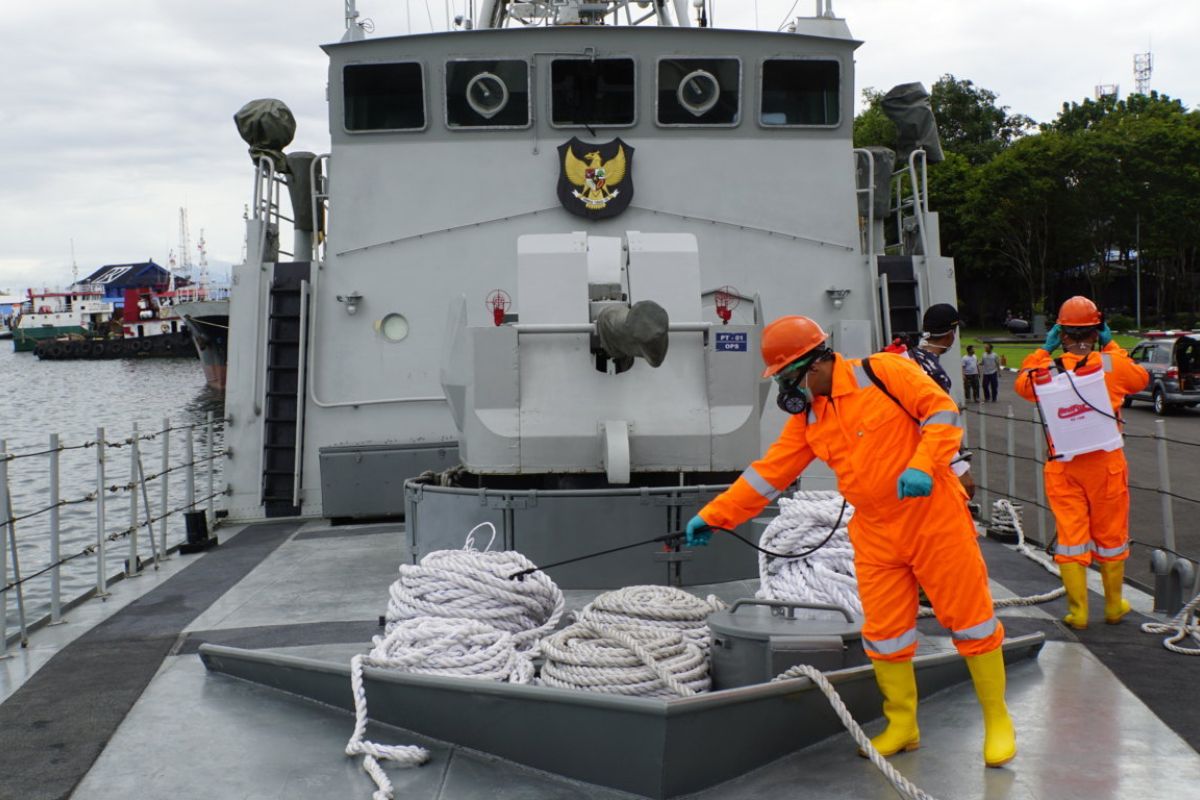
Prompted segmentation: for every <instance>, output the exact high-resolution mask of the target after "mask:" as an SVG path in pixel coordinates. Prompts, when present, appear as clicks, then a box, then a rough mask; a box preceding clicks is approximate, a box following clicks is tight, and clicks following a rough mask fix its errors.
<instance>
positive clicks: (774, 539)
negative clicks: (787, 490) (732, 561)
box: [757, 491, 863, 617]
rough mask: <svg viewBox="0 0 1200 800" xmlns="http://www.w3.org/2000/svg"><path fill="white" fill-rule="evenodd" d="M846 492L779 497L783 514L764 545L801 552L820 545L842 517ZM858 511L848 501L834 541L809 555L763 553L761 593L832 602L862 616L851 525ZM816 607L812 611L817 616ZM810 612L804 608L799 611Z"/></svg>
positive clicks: (767, 533)
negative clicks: (793, 556)
mask: <svg viewBox="0 0 1200 800" xmlns="http://www.w3.org/2000/svg"><path fill="white" fill-rule="evenodd" d="M841 512H842V496H841V495H840V494H838V493H837V492H833V491H822V492H797V493H796V495H795V496H794V497H793V498H787V497H783V498H780V500H779V516H778V517H776V518H775V519H773V520H771V524H770V525H768V526H767V529H766V531H764V532H763V535H762V540H761V541H760V542H759V546H760V547H762V548H764V549H766V550H772V551H774V552H776V553H802V552H804V551H805V550H807V549H809V548H811V547H815V546H816V545H818V544H820V543H821V542H822V541H823V540H824V539H825V537H826V536H829V532H830V529H831V528H833V526H834V524H836V523H837V521H838V516H839V515H841ZM853 514H854V508H853V506H850V505H847V506H846V513H845V514H844V515H842V523H841V525H840V526H839V527H838V529H837V530H836V531H834V533H833V536H832V537H831V538H830V539H829V541H828V542H827V543H826V544H825V545H824V546H823V547H821V548H820V549H819V550H816V551H815V552H813V553H812V554H810V555H808V556H805V557H804V558H796V559H780V558H771V557H770V556H767V555H766V554H764V553H759V554H758V575H759V579H760V580H761V587H760V588H759V590H758V593H757V597H759V598H762V599H766V600H791V601H793V602H809V603H832V604H836V605H840V606H842V607H844V608H848V609H850V610H851V611H853V612H854V613H855V614H858V615H859V616H860V617H861V616H862V613H863V611H862V601H861V600H859V597H858V578H857V577H856V576H855V572H854V549H853V548H852V547H851V546H850V536H849V534H848V533H847V526H848V525H849V522H850V517H851V516H852V515H853ZM816 613H817V612H812V613H809V614H808V616H814V615H815V614H816ZM797 615H798V616H802V617H803V616H805V612H803V611H800V612H797Z"/></svg>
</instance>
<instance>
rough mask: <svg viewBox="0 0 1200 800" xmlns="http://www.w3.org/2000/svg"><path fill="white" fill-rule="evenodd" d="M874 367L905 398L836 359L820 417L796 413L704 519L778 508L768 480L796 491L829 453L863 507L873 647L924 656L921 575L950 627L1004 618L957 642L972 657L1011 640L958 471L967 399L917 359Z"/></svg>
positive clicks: (728, 520)
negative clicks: (916, 475)
mask: <svg viewBox="0 0 1200 800" xmlns="http://www.w3.org/2000/svg"><path fill="white" fill-rule="evenodd" d="M871 367H872V369H873V370H874V371H875V374H876V375H877V376H878V377H879V378H880V380H881V381H883V383H884V384H885V385H886V386H887V387H888V389H889V391H891V393H892V394H893V395H894V396H895V398H896V402H893V400H892V399H890V398H889V397H888V396H887V395H885V394H884V393H883V392H881V391H880V390H879V389H878V388H877V387H876V386H874V385H873V384H872V383H871V381H870V380H869V379H868V378H867V377H866V374H865V372H864V371H862V370H861V365H860V362H858V361H857V360H855V361H848V360H846V359H845V358H842V357H841V356H840V355H838V356H835V358H834V362H833V386H832V392H831V395H830V396H829V397H824V396H818V397H816V398H814V400H813V405H812V408H811V410H810V412H809V414H807V415H804V416H793V417H791V418H789V419H788V421H787V424H786V425H785V426H784V428H783V431H782V433H781V434H780V436H779V438H778V439H777V440H776V441H775V443H774V444H772V445H771V447H770V449H769V450H768V451H767V453H766V455H765V456H764V457H763V458H761V459H759V460H758V461H756V462H754V464H752V465H751V469H752V470H753V472H751V469H747V471H746V472H745V473H743V474H742V476H741V477H740V478H738V480H737V481H735V482H734V484H733V485H732V486H731V487H730V488H729V489H728V490H726V491H725V492H723V493H722V494H721V495H720V496H718V497H717V498H715V499H714V500H713V501H712V502H710V503H709V504H708V505H706V506H705V507H704V508H703V509H701V511H700V516H701V517H702V518H703V519H704V521H705V522H707V523H708V524H710V525H714V526H717V527H722V528H736V527H737V526H738V525H740V524H742V523H743V522H745V521H746V520H748V519H750V518H752V517H754V516H756V515H757V514H758V513H759V512H760V511H762V509H763V507H764V506H766V504H767V502H768V497H767V496H766V495H765V494H764V493H763V491H760V489H763V488H765V487H770V488H769V489H767V492H768V493H769V492H771V491H777V490H781V489H783V488H786V487H787V486H788V485H789V484H791V483H792V482H793V481H794V480H795V479H796V477H797V476H798V475H799V474H800V473H801V472H803V471H804V468H805V467H807V466H808V464H809V463H810V462H811V461H812V460H813V459H814V458H820V459H821V460H822V461H825V462H826V463H827V464H828V465H829V466H830V468H831V469H832V470H833V472H834V474H836V475H837V480H838V490H839V491H840V492H841V493H842V495H843V496H844V497H845V498H846V500H847V501H849V502H850V504H851V505H853V506H854V509H855V512H854V516H853V517H851V519H850V541H851V544H852V545H853V546H854V554H855V555H854V565H855V572H856V574H857V577H858V589H859V595H860V596H861V598H862V601H863V609H864V612H865V617H866V618H865V620H864V624H863V639H864V645H865V647H866V650H867V654H868V655H869V656H870V657H871V658H874V659H882V660H889V661H905V660H908V659H911V658H912V655H913V653H914V651H915V650H916V644H917V643H916V636H915V624H916V613H917V587H918V581H919V583H920V586H921V587H923V588H924V589H925V592H926V594H927V595H928V596H929V599H930V601H931V603H932V604H933V607H934V610H935V613H936V614H937V617H938V620H939V621H940V622H941V623H942V625H944V626H945V627H946V628H948V629H949V630H950V631H952V632H954V631H957V632H959V633H960V634H962V633H963V632H971V631H976V630H984V629H985V628H986V626H989V625H992V626H994V628H993V629H992V632H991V633H990V634H989V635H986V636H983V637H982V638H976V637H975V636H971V635H968V636H960V637H956V638H955V639H954V642H955V645H956V647H958V649H959V651H960V652H961V653H962V654H963V655H981V654H983V653H986V652H989V651H991V650H993V649H995V648H996V647H998V646H999V645H1000V642H1001V641H1002V640H1003V638H1004V627H1003V626H1002V625H1001V624H1000V622H999V620H997V619H996V618H995V615H994V614H993V612H992V598H991V594H990V592H989V590H988V582H987V566H986V565H985V564H984V561H983V556H982V554H981V553H980V551H979V544H978V542H977V541H976V534H975V527H974V523H973V521H972V520H971V516H970V512H969V511H968V509H967V504H966V493H965V491H964V490H963V488H962V485H961V484H960V483H959V481H958V478H956V477H955V476H954V473H953V472H952V471H951V469H950V462H951V461H952V460H953V459H954V458H955V457H956V456H957V454H958V448H959V445H960V444H961V442H962V429H961V428H960V427H958V423H959V417H958V407H957V406H956V405H955V404H954V401H953V400H951V399H950V396H949V395H947V394H946V393H945V392H944V391H942V389H941V387H940V386H938V385H937V383H935V382H934V381H933V379H931V378H930V377H929V376H927V375H926V374H925V372H924V371H923V370H922V369H921V368H920V366H919V365H917V364H916V363H914V362H912V361H910V360H908V359H905V358H902V357H900V356H897V355H893V354H890V353H877V354H875V355H873V356H871ZM856 368H857V369H856ZM897 403H899V405H898V404H897ZM913 419H917V420H924V423H923V424H921V425H920V426H918V425H917V424H914V422H913ZM907 468H913V469H918V470H921V471H922V472H924V473H926V474H927V475H930V476H932V478H933V491H932V493H931V494H930V496H929V497H913V498H907V499H905V500H900V499H899V498H897V497H896V482H897V480H898V479H899V477H900V473H901V472H903V471H904V470H905V469H907ZM748 475H752V476H753V477H748ZM756 480H760V481H761V483H758V484H756V483H755V481H756Z"/></svg>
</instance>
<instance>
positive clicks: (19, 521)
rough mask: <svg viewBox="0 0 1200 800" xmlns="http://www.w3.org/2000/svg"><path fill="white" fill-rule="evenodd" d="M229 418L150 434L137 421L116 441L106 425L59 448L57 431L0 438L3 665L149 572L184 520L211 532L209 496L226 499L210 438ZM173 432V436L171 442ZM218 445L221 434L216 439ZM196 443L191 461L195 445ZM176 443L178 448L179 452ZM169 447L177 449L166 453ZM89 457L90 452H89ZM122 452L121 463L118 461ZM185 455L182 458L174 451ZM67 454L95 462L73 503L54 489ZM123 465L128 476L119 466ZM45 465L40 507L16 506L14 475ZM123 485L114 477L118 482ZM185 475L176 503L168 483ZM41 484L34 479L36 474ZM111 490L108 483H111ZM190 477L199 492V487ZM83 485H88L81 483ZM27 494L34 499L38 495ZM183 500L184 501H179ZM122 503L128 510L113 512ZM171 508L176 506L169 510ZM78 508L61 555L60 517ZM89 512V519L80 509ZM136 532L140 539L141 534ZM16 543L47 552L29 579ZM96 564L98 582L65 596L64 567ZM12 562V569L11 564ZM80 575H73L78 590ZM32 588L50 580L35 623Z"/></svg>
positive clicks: (171, 548)
mask: <svg viewBox="0 0 1200 800" xmlns="http://www.w3.org/2000/svg"><path fill="white" fill-rule="evenodd" d="M225 422H226V420H224V419H214V417H213V414H212V412H209V413H208V414H207V415H206V418H205V422H204V423H203V424H202V425H198V424H196V423H188V424H184V425H172V424H171V421H170V419H166V418H164V419H163V421H162V426H161V428H160V429H159V430H157V431H154V432H153V433H143V432H141V431H140V430H139V429H138V425H137V423H136V422H135V423H134V424H133V426H132V430H131V432H130V435H129V436H128V437H126V438H123V439H113V438H111V437H110V436H109V435H108V434H107V433H106V431H105V429H104V428H97V429H96V436H95V438H94V439H91V440H88V441H84V442H80V443H78V444H65V443H64V442H63V439H62V437H60V435H59V434H57V433H54V434H50V435H49V439H48V444H47V446H46V447H44V448H33V449H24V450H10V449H9V448H8V445H7V442H6V441H5V440H3V439H0V579H2V581H3V583H2V585H0V659H2V658H5V657H7V650H8V647H9V645H10V644H12V643H13V642H15V641H19V642H20V643H21V644H22V645H24V644H26V643H27V642H28V637H29V632H30V631H33V630H36V629H37V628H40V627H42V626H45V625H52V624H57V623H58V622H60V621H61V620H62V614H63V612H64V611H66V610H69V609H70V608H73V607H75V606H77V605H79V604H80V603H83V602H85V601H86V600H88V599H90V598H93V597H105V596H107V595H108V587H109V585H110V584H111V583H113V582H114V581H117V580H121V579H123V578H132V577H136V576H138V575H140V574H141V573H142V571H143V570H144V569H146V568H153V569H158V565H159V563H160V562H161V561H163V560H165V559H168V558H170V557H171V554H172V553H173V552H175V551H176V550H177V549H178V547H179V544H180V541H178V540H174V541H173V539H172V536H178V533H179V531H180V530H181V528H182V525H180V524H176V525H174V530H172V524H173V523H180V522H182V519H183V514H184V513H185V512H189V511H197V510H204V511H205V512H206V522H207V524H208V527H209V528H212V527H215V525H216V522H217V520H216V513H217V509H216V498H217V497H218V496H220V495H222V494H224V493H225V491H226V490H225V486H224V484H223V483H222V482H221V481H220V480H219V479H218V475H217V473H218V472H219V468H220V457H221V456H223V455H224V453H225V448H224V447H222V448H218V447H217V446H216V437H217V435H218V434H223V426H224V424H225ZM173 434H174V435H173ZM222 438H223V436H222ZM197 440H199V442H200V443H201V451H202V452H201V453H200V454H199V456H197V453H196V442H197ZM150 442H156V443H157V445H156V446H155V447H154V448H153V449H157V451H158V452H157V453H155V454H151V453H144V450H145V449H146V446H147V444H148V443H150ZM180 445H182V447H180ZM173 448H174V449H173ZM89 450H90V451H92V452H91V453H88V452H87V451H89ZM120 451H126V452H127V453H128V458H127V459H124V458H122V457H121V455H122V454H121V452H120ZM181 452H182V458H180V453H181ZM153 455H157V457H158V470H157V471H156V472H149V471H148V470H147V469H146V458H148V457H153ZM64 456H65V457H78V458H86V459H90V460H91V461H92V462H93V463H94V470H95V479H94V482H90V484H91V485H90V486H89V487H88V488H89V489H90V491H87V492H86V493H83V494H76V495H75V496H70V497H63V496H62V489H61V472H62V460H63V458H64ZM121 461H127V464H128V467H127V471H126V470H124V469H122V468H121V467H119V466H118V464H119V463H120V462H121ZM43 466H44V468H45V477H46V481H45V495H44V496H45V501H44V503H43V502H34V503H30V505H31V506H34V508H33V510H29V509H24V508H18V507H15V506H16V504H15V502H14V492H13V485H14V476H19V475H21V474H22V473H23V472H26V471H27V470H34V469H39V470H40V468H41V467H43ZM73 466H74V467H75V473H76V480H75V481H74V485H76V486H80V485H81V481H80V479H79V476H80V475H81V474H85V473H86V471H90V470H88V467H87V465H86V463H79V462H76V463H75V464H74V465H73ZM122 473H124V476H123V478H115V479H114V475H121V474H122ZM180 474H181V475H182V477H183V479H184V491H183V492H182V498H180V497H179V494H180V493H179V492H176V497H175V499H174V500H173V498H172V493H171V480H172V476H179V475H180ZM39 477H40V476H39ZM114 480H115V482H113V483H110V481H114ZM197 480H199V481H201V482H202V483H203V484H205V485H204V486H202V487H201V488H200V489H199V490H198V489H197ZM83 482H84V483H88V481H83ZM33 494H35V495H36V494H37V492H36V490H35V491H34V493H33ZM23 495H24V496H23V498H22V499H23V500H24V501H25V502H26V503H29V502H30V492H24V493H23ZM181 500H182V502H180V501H181ZM118 502H123V503H124V504H125V506H126V508H127V512H126V513H124V514H123V513H122V512H121V511H120V510H118V509H116V508H114V507H113V505H114V504H115V503H118ZM173 503H174V505H173ZM76 507H77V508H78V510H79V511H80V513H77V514H76V515H75V519H74V520H72V522H73V523H74V524H73V525H72V527H71V533H72V534H73V536H72V537H71V538H72V541H71V543H70V545H69V546H67V547H66V549H67V550H68V551H69V552H68V553H67V554H65V555H64V554H63V549H64V547H63V532H64V531H63V525H62V519H61V516H62V512H63V510H64V509H68V508H70V509H72V510H75V508H76ZM85 509H86V510H90V512H91V514H90V517H91V518H90V519H86V516H88V515H87V514H86V511H84V510H85ZM120 518H125V519H127V522H128V524H126V525H124V526H120V523H118V526H115V527H114V526H113V521H114V519H120ZM92 526H94V530H95V535H94V536H93V537H89V538H88V540H87V541H86V544H85V543H84V540H83V539H82V538H81V536H80V535H79V534H80V532H81V531H82V530H86V529H88V528H91V527H92ZM143 530H144V531H145V533H146V536H145V537H143V536H142V532H143ZM121 542H124V543H125V548H124V549H125V560H124V567H123V568H121V569H118V570H116V571H113V570H112V569H111V564H110V560H111V559H112V557H113V555H114V553H113V552H112V549H113V547H114V546H115V545H117V544H118V543H121ZM22 545H26V546H27V547H26V550H27V551H30V550H37V551H38V553H39V554H40V553H41V552H42V551H43V550H44V551H45V552H46V553H47V556H46V558H45V559H42V560H41V563H39V564H38V565H37V566H36V568H35V569H34V570H33V571H32V572H28V573H26V572H24V571H23V569H22V564H21V561H20V553H21V549H22V547H21V546H22ZM87 559H93V560H94V562H95V576H96V577H95V581H94V583H92V582H90V581H88V583H89V584H91V585H89V586H88V588H86V589H83V588H82V587H78V586H77V588H78V589H79V590H78V591H75V592H74V593H72V592H69V591H66V592H65V591H64V590H63V588H62V586H63V571H64V567H67V566H68V565H73V564H76V563H78V562H79V561H80V560H87ZM10 562H11V563H10ZM80 574H82V573H78V572H76V573H73V574H72V577H73V578H75V579H76V580H75V583H76V584H77V585H78V583H79V581H78V578H79V576H80ZM34 581H47V582H48V595H49V600H48V603H46V604H43V605H45V606H46V608H45V610H44V611H42V610H39V611H38V612H37V616H36V617H34V618H32V619H31V618H30V617H31V616H32V615H31V614H29V613H27V612H28V611H29V609H27V607H26V598H25V588H26V587H27V586H28V585H30V584H31V583H32V582H34ZM10 598H11V599H12V601H13V605H15V609H16V612H17V619H16V623H17V626H16V631H15V632H14V633H11V634H10V633H9V630H8V628H9V622H10V620H9V606H10Z"/></svg>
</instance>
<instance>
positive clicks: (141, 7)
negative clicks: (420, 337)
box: [0, 0, 1200, 294]
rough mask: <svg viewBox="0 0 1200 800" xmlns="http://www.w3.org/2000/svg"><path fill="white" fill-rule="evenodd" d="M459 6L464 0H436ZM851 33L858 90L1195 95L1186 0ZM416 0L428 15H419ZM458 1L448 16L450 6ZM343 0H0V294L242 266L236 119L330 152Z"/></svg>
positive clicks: (937, 13) (1035, 100)
mask: <svg viewBox="0 0 1200 800" xmlns="http://www.w3.org/2000/svg"><path fill="white" fill-rule="evenodd" d="M446 2H447V0H428V2H426V0H358V6H359V12H360V14H361V15H362V16H363V17H365V18H370V19H371V20H372V21H373V23H374V26H375V32H374V34H373V35H374V36H392V35H401V34H404V33H405V32H407V31H408V30H410V27H409V26H410V25H411V30H413V31H419V32H420V31H427V30H430V29H431V23H432V27H433V28H434V29H438V30H444V29H445V20H446V11H445V6H446ZM449 2H450V4H451V7H456V10H457V12H461V11H462V9H463V7H464V5H465V3H466V0H449ZM793 7H794V9H795V11H794V12H793V16H794V15H795V14H804V15H811V14H812V13H813V8H814V0H798V2H795V3H793V2H792V0H757V2H755V0H715V8H714V11H713V20H714V22H715V24H716V25H717V26H718V27H739V28H754V27H755V26H756V25H757V27H758V28H760V29H764V30H775V29H777V28H778V27H779V26H780V24H781V23H782V22H783V21H784V19H785V18H787V15H788V12H789V10H790V9H792V8H793ZM833 8H834V12H835V13H836V14H837V15H838V16H840V17H844V18H845V19H846V20H847V23H848V24H849V26H850V30H851V32H852V33H853V34H854V36H855V37H856V38H858V39H860V40H862V41H863V42H864V44H863V45H862V46H861V47H860V48H859V50H858V51H857V54H856V72H857V75H856V83H857V87H856V91H859V90H861V89H862V88H864V87H874V88H876V89H880V90H886V89H888V88H890V87H891V86H893V85H895V84H898V83H905V82H909V81H921V82H923V83H925V85H926V86H931V85H932V84H933V82H934V81H936V80H937V79H938V77H939V76H941V75H943V74H946V73H950V74H953V75H955V76H956V77H958V78H960V79H968V80H971V81H973V82H974V83H975V84H976V85H977V86H979V87H982V88H986V89H989V90H991V91H993V92H995V93H996V94H997V95H998V101H997V102H998V103H1000V104H1001V105H1005V106H1008V107H1009V108H1010V109H1011V111H1013V112H1018V113H1022V114H1027V115H1029V116H1031V117H1033V118H1034V119H1035V120H1037V121H1047V120H1050V119H1053V118H1054V116H1055V115H1056V114H1057V113H1058V110H1059V108H1060V106H1061V104H1062V102H1063V101H1064V100H1068V99H1071V100H1082V99H1083V98H1084V97H1090V96H1092V95H1093V93H1094V91H1095V87H1096V85H1097V84H1119V85H1120V90H1121V93H1122V95H1125V94H1128V93H1129V92H1130V91H1131V90H1132V89H1133V86H1134V80H1133V56H1134V53H1141V52H1146V51H1148V50H1149V51H1151V52H1152V53H1153V56H1154V73H1153V77H1152V80H1151V87H1152V88H1154V89H1156V90H1158V91H1160V92H1163V93H1165V94H1169V95H1171V96H1172V97H1177V98H1179V99H1180V100H1182V101H1183V102H1184V103H1185V104H1186V105H1188V106H1189V107H1192V106H1194V105H1195V104H1197V103H1200V47H1198V46H1197V44H1196V36H1197V33H1200V2H1196V1H1195V0H1157V1H1156V2H1149V1H1148V0H1009V1H1008V2H996V0H991V1H990V2H985V0H834V2H833ZM427 9H428V10H427ZM453 13H455V12H452V14H453ZM343 31H344V25H343V2H341V0H255V2H247V0H49V1H48V2H31V1H28V0H27V1H26V2H19V0H3V3H0V41H4V42H5V46H4V47H3V48H0V74H3V75H4V76H5V79H4V80H2V81H0V181H3V183H4V188H3V190H2V191H0V294H4V293H6V291H13V292H23V291H24V289H25V288H27V287H29V286H38V287H41V286H62V285H65V284H67V283H69V282H70V281H71V276H72V270H71V265H72V243H73V247H74V259H75V262H76V263H77V264H78V269H79V275H80V277H83V276H86V275H87V274H88V273H90V272H92V271H94V270H95V269H96V268H98V267H100V266H102V265H105V264H114V263H126V262H132V261H144V260H146V259H153V260H154V261H156V262H158V263H160V264H164V265H165V264H166V263H167V260H168V257H169V254H170V252H171V251H172V250H175V251H177V252H178V251H179V249H180V241H181V237H180V209H181V208H186V209H187V215H188V223H189V232H190V247H189V250H190V251H191V253H192V261H193V262H194V261H196V259H197V243H198V241H199V238H200V235H201V232H203V235H204V239H205V242H206V245H207V252H208V260H209V264H210V271H211V272H212V273H213V274H214V276H217V277H220V276H221V275H222V274H224V273H227V271H228V268H229V265H230V264H232V263H234V262H237V261H240V260H241V258H242V246H243V230H244V228H243V222H242V215H243V211H244V208H245V204H246V203H248V202H249V199H250V192H251V188H252V178H253V168H252V165H251V162H250V159H249V157H248V155H247V154H246V146H245V144H244V143H243V142H242V141H241V139H240V138H239V137H238V135H237V131H236V129H235V127H234V124H233V121H232V117H233V114H234V112H236V111H237V110H238V108H240V107H241V106H242V104H243V103H245V102H246V101H248V100H251V99H255V98H260V97H276V98H279V99H281V100H283V101H284V102H286V103H287V104H288V105H289V106H290V107H291V109H292V111H293V113H294V114H295V116H296V119H297V134H296V139H295V141H294V142H293V143H292V145H291V147H290V148H289V149H290V150H312V151H315V152H327V151H328V149H329V134H328V120H327V112H326V103H325V91H324V87H325V82H326V67H327V61H326V58H325V54H324V53H323V52H322V51H321V50H320V48H319V45H320V44H322V43H328V42H334V41H337V40H338V39H339V38H341V35H342V33H343Z"/></svg>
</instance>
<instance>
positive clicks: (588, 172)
mask: <svg viewBox="0 0 1200 800" xmlns="http://www.w3.org/2000/svg"><path fill="white" fill-rule="evenodd" d="M558 163H559V164H560V165H561V168H562V169H561V171H560V173H559V176H558V201H559V202H560V203H562V206H563V208H565V209H566V210H567V211H569V212H571V213H572V214H576V215H578V216H580V217H583V218H584V219H607V218H608V217H615V216H617V215H618V214H620V213H621V212H622V211H624V210H625V209H626V208H628V207H629V202H630V201H631V200H633V148H632V147H630V146H629V145H627V144H625V143H624V142H623V141H621V140H620V139H613V140H612V141H611V142H608V143H607V144H588V143H587V142H583V141H580V140H579V138H578V137H571V140H570V141H569V142H567V143H566V144H562V145H559V147H558Z"/></svg>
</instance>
